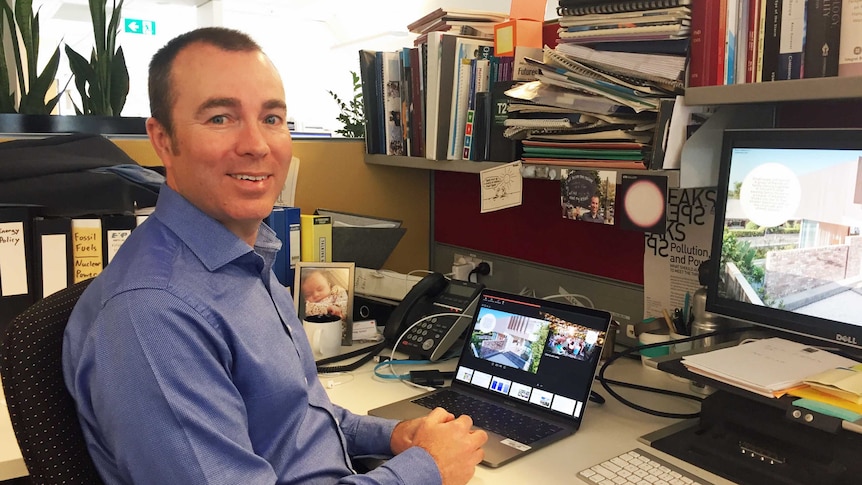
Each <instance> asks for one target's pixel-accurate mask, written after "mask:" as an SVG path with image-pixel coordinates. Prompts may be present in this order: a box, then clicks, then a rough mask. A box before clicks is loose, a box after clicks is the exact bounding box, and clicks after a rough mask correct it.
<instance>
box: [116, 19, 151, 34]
mask: <svg viewBox="0 0 862 485" xmlns="http://www.w3.org/2000/svg"><path fill="white" fill-rule="evenodd" d="M123 25H124V26H125V31H126V32H128V33H130V34H142V35H156V22H155V21H153V20H142V19H124V23H123Z"/></svg>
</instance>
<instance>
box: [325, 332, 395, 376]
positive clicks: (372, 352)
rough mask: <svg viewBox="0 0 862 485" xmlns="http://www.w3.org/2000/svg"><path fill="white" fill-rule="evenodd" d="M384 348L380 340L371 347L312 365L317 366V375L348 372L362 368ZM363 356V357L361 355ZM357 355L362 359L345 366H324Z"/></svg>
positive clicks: (383, 342) (383, 341) (328, 358)
mask: <svg viewBox="0 0 862 485" xmlns="http://www.w3.org/2000/svg"><path fill="white" fill-rule="evenodd" d="M385 348H386V341H385V340H381V341H380V342H378V343H377V344H376V345H374V346H373V347H365V348H362V349H357V350H353V351H351V352H348V353H346V354H341V355H336V356H334V357H327V358H325V359H321V360H318V361H317V362H315V363H314V365H315V366H317V373H318V374H329V373H335V372H350V371H353V370H356V369H358V368H360V367H362V366H363V365H364V364H365V363H366V362H368V361H370V360H371V359H373V358H374V357H376V356H377V354H379V353H380V351H382V350H383V349H385ZM362 354H365V355H362ZM357 355H362V358H360V359H358V360H356V361H355V362H351V363H349V364H345V365H336V366H327V365H326V364H331V363H333V362H341V361H342V360H347V359H350V358H352V357H356V356H357Z"/></svg>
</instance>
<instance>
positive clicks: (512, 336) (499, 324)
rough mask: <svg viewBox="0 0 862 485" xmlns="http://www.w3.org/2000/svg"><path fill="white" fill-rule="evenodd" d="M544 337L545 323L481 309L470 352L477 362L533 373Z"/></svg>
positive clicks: (472, 335) (546, 323) (471, 337)
mask: <svg viewBox="0 0 862 485" xmlns="http://www.w3.org/2000/svg"><path fill="white" fill-rule="evenodd" d="M547 335H548V322H546V321H543V320H539V319H536V318H530V317H525V316H522V315H513V314H511V313H505V312H500V311H496V310H489V309H487V308H482V309H481V310H480V313H479V323H478V324H477V325H476V328H475V330H474V331H473V333H472V334H471V335H470V350H471V351H472V352H473V355H474V356H476V357H478V358H480V359H484V360H487V361H489V362H493V363H495V364H499V365H502V366H506V367H514V368H516V369H520V370H524V371H527V372H532V373H534V374H535V373H536V371H537V370H538V368H539V361H540V359H541V356H542V352H543V350H542V346H543V345H544V342H545V339H546V338H547Z"/></svg>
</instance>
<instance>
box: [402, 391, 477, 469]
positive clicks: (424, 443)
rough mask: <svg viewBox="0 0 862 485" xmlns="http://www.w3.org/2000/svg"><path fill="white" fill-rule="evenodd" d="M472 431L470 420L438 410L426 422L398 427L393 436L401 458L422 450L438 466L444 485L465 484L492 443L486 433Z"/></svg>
mask: <svg viewBox="0 0 862 485" xmlns="http://www.w3.org/2000/svg"><path fill="white" fill-rule="evenodd" d="M472 427H473V420H472V419H470V417H469V416H460V417H458V418H457V419H456V418H455V416H454V415H452V413H449V412H447V411H446V410H445V409H442V408H437V409H434V410H433V411H431V413H429V414H428V416H425V417H424V418H417V419H411V420H409V421H403V422H401V423H398V425H397V426H396V427H395V430H394V431H393V432H392V440H391V446H392V452H393V453H395V454H398V453H401V452H402V451H404V450H406V449H407V448H409V447H411V446H419V447H421V448H423V449H424V450H425V451H427V452H428V454H430V455H431V457H432V458H433V459H434V462H435V463H437V468H439V469H440V475H441V476H442V477H443V485H460V484H464V483H467V481H469V480H470V478H471V477H472V476H473V473H474V472H475V469H476V465H478V464H479V462H481V461H482V458H484V457H485V452H484V451H483V450H482V445H484V444H485V442H486V441H488V435H487V434H486V433H485V432H484V431H482V430H476V431H473V430H471V428H472Z"/></svg>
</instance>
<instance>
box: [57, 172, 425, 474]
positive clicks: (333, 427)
mask: <svg viewBox="0 0 862 485" xmlns="http://www.w3.org/2000/svg"><path fill="white" fill-rule="evenodd" d="M280 244H281V243H280V242H279V240H278V239H277V238H276V237H275V235H274V233H273V231H272V230H270V229H269V228H268V227H266V226H265V225H261V228H260V230H259V232H258V237H257V242H256V244H255V247H254V248H251V247H249V246H248V244H246V243H245V242H243V241H242V240H240V239H239V238H238V237H236V236H235V235H234V234H232V233H231V232H230V231H228V230H227V229H226V228H225V227H224V226H222V225H221V224H220V223H218V222H217V221H215V220H214V219H212V218H210V217H209V216H207V215H206V214H204V213H203V212H201V211H200V210H198V209H197V208H196V207H194V206H193V205H192V204H190V203H189V202H188V201H187V200H186V199H184V198H183V197H182V196H181V195H179V194H178V193H176V192H175V191H173V190H171V189H170V188H169V187H167V186H164V187H162V189H161V192H160V195H159V200H158V204H157V208H156V210H155V212H154V213H153V214H152V215H151V216H150V217H149V219H148V220H147V221H146V222H145V223H144V224H143V225H141V226H140V227H139V228H138V229H136V230H135V231H134V232H133V233H132V235H131V236H130V237H129V239H128V240H127V241H126V242H125V243H124V244H123V246H122V248H121V250H120V251H119V252H118V253H117V255H116V256H115V258H114V259H113V261H112V262H111V264H110V265H109V266H108V267H107V268H106V269H105V270H104V271H103V272H102V274H101V275H99V276H98V277H97V278H96V280H95V281H94V282H93V283H92V284H91V285H90V286H89V288H87V290H86V292H85V293H84V294H83V296H82V297H81V299H80V300H79V302H78V304H77V305H76V307H75V310H74V312H73V314H72V317H71V319H70V321H69V324H68V326H67V328H66V334H65V338H64V343H63V371H64V374H65V379H66V386H67V388H68V389H69V391H70V392H71V394H72V397H73V398H74V399H75V402H76V405H77V409H78V415H79V419H80V421H81V425H82V428H83V431H84V436H85V439H86V441H87V444H88V447H89V451H90V454H91V456H92V458H93V460H94V462H95V464H96V467H97V468H98V469H99V471H100V473H101V475H102V477H103V478H104V479H105V481H106V482H107V483H109V484H115V483H116V484H131V483H138V484H169V483H176V484H183V485H193V484H231V485H236V484H243V485H250V484H273V483H303V484H306V483H357V484H359V483H381V484H383V483H387V484H388V483H393V484H394V483H404V484H414V483H416V484H418V483H440V474H439V472H438V470H437V468H436V466H435V465H434V462H433V460H432V459H431V457H430V455H428V453H427V452H426V451H424V450H422V449H420V448H416V447H414V448H410V449H409V450H407V451H406V452H404V453H402V454H401V455H399V456H397V457H395V458H394V459H392V460H389V461H388V462H387V463H386V464H385V465H383V466H382V467H379V468H377V469H375V470H374V471H372V472H370V473H368V474H366V475H356V474H354V473H353V471H352V469H351V462H350V456H358V455H368V454H390V453H391V450H390V437H391V434H392V430H393V428H394V426H395V424H396V423H395V422H393V421H390V420H383V419H379V418H374V417H369V416H358V415H355V414H352V413H350V412H349V411H347V410H345V409H343V408H341V407H339V406H336V405H333V404H332V403H331V402H330V401H329V398H328V396H327V395H326V392H325V391H324V389H323V387H322V386H321V385H320V381H319V380H318V379H317V372H316V370H315V365H314V360H313V357H312V354H311V349H310V348H309V345H308V340H307V339H306V337H305V333H304V332H303V331H302V327H301V323H300V322H299V320H298V318H297V316H296V311H295V310H294V306H293V302H292V300H291V298H290V295H289V293H288V292H287V291H286V290H285V288H284V287H282V286H281V285H279V284H278V281H277V280H276V278H275V276H274V274H273V272H272V269H271V268H272V263H273V261H274V259H275V253H276V251H277V250H278V249H279V247H280Z"/></svg>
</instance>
